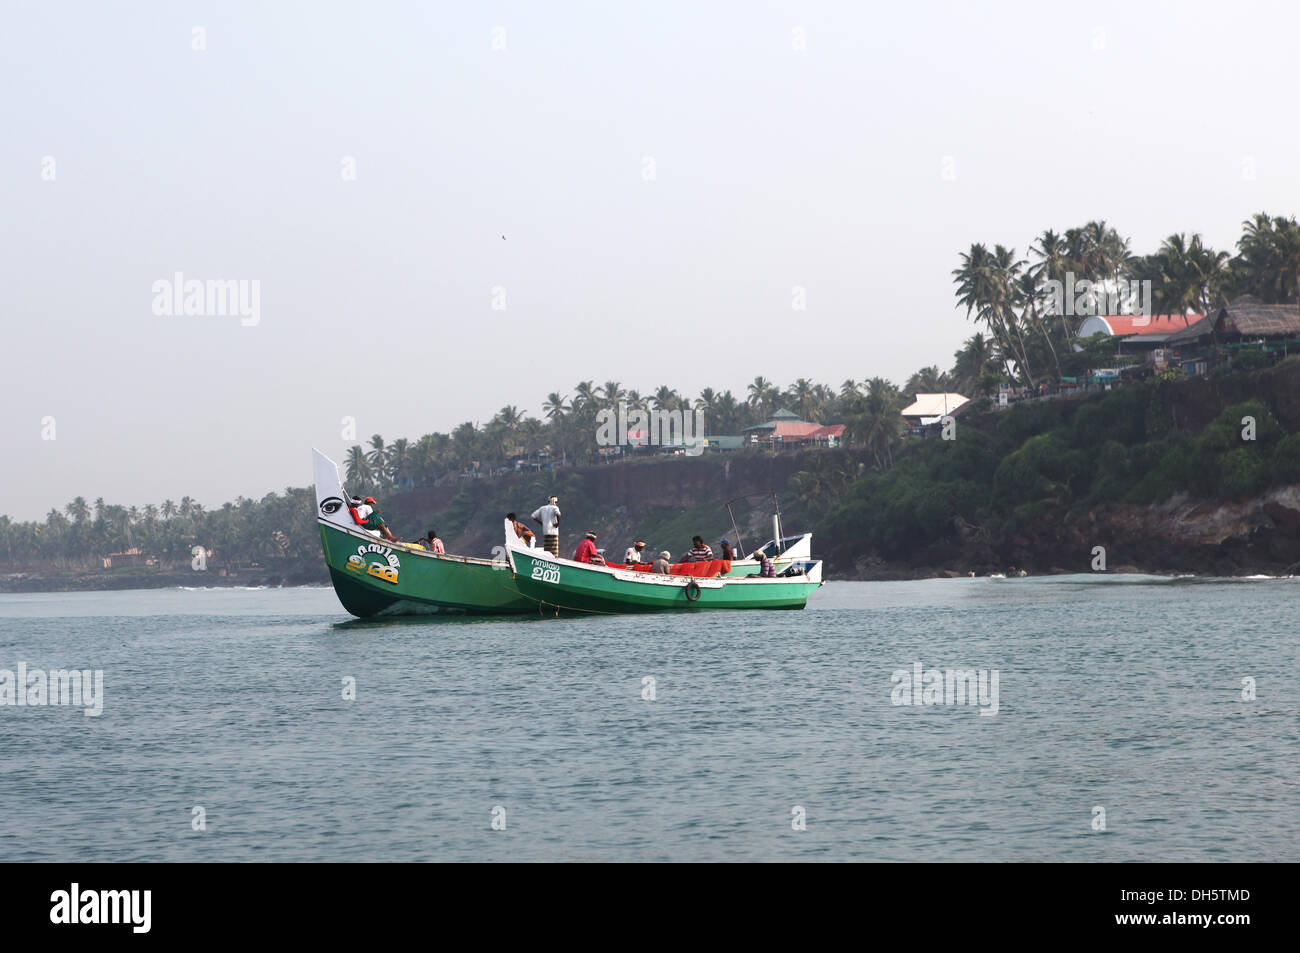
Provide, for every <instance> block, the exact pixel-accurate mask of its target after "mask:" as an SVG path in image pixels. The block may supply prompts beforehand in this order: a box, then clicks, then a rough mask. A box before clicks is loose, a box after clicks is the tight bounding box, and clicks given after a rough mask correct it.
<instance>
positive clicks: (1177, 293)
mask: <svg viewBox="0 0 1300 953" xmlns="http://www.w3.org/2000/svg"><path fill="white" fill-rule="evenodd" d="M1067 274H1072V275H1073V276H1074V278H1075V280H1076V281H1078V280H1082V279H1087V280H1088V281H1090V282H1093V283H1096V284H1098V285H1100V286H1105V285H1112V286H1113V285H1115V284H1117V283H1118V282H1120V281H1121V280H1124V281H1129V282H1132V281H1139V282H1140V281H1150V282H1151V289H1152V306H1153V311H1154V313H1157V314H1188V313H1193V312H1200V313H1207V312H1209V311H1210V310H1211V309H1213V308H1217V307H1219V306H1221V305H1222V304H1224V303H1226V302H1227V301H1228V300H1229V299H1231V298H1233V297H1235V296H1237V295H1239V294H1246V293H1249V294H1252V295H1254V296H1255V297H1257V298H1259V299H1260V300H1262V301H1266V302H1292V301H1296V300H1297V299H1298V297H1300V295H1298V292H1297V287H1298V282H1300V225H1298V224H1297V221H1296V219H1295V218H1294V217H1291V218H1286V217H1281V216H1270V215H1267V214H1264V213H1261V214H1258V215H1255V216H1254V217H1253V218H1251V219H1250V220H1248V221H1246V222H1245V223H1243V231H1242V235H1241V237H1240V239H1239V240H1238V242H1237V248H1236V254H1234V255H1230V254H1229V253H1228V252H1226V251H1222V250H1215V249H1213V248H1210V247H1209V246H1207V245H1205V243H1204V242H1203V241H1202V239H1201V237H1200V236H1199V235H1191V236H1190V237H1189V236H1187V235H1183V234H1174V235H1170V236H1169V237H1168V238H1166V239H1165V240H1164V241H1163V242H1162V243H1161V245H1160V247H1159V248H1157V249H1156V250H1155V251H1154V252H1153V253H1151V254H1147V255H1136V254H1133V253H1132V252H1131V250H1130V247H1129V241H1128V240H1127V239H1124V238H1121V237H1120V236H1119V234H1118V232H1117V231H1116V230H1115V229H1114V228H1113V227H1111V226H1109V225H1107V224H1106V223H1105V222H1104V221H1093V222H1089V223H1087V224H1086V225H1084V226H1082V227H1079V228H1071V229H1067V230H1065V231H1064V232H1061V233H1057V232H1055V231H1053V230H1050V229H1049V230H1047V231H1044V232H1043V233H1042V234H1040V235H1039V236H1038V237H1037V238H1036V239H1035V240H1034V241H1033V242H1031V243H1030V245H1029V250H1028V254H1027V256H1024V257H1022V256H1020V255H1018V254H1017V252H1016V250H1015V249H1014V248H1009V247H1006V246H1003V245H994V246H993V247H992V249H990V248H988V247H987V246H986V245H983V244H975V245H972V246H971V247H970V249H969V250H968V251H966V252H964V253H962V254H961V255H960V265H959V267H958V268H956V269H955V270H954V271H953V280H954V284H955V285H956V290H955V294H956V298H957V301H958V303H959V306H960V307H962V308H964V309H965V310H966V313H967V315H968V317H969V318H970V319H971V320H972V321H973V322H974V323H975V324H976V325H977V326H978V328H979V329H978V330H977V331H976V332H975V333H974V334H972V335H971V336H970V337H969V338H968V339H967V340H966V341H965V342H964V343H963V345H962V347H961V348H960V349H959V350H958V351H957V352H956V354H955V355H954V362H953V365H952V367H951V368H950V369H949V370H947V371H942V370H940V368H939V367H938V366H937V365H936V366H929V367H923V368H921V369H919V370H918V371H916V372H915V373H914V374H912V375H911V376H910V377H909V378H908V380H907V381H906V382H905V383H904V385H903V386H902V387H899V386H897V385H896V384H894V383H893V382H891V381H889V380H886V379H884V378H881V377H872V378H869V379H867V380H864V381H857V380H846V381H844V382H843V383H841V384H840V385H839V386H838V387H832V386H828V385H826V384H823V383H817V382H814V381H811V380H809V379H807V378H799V379H798V380H796V381H795V382H794V383H792V384H790V385H789V386H788V387H786V388H784V389H783V388H781V387H779V386H777V385H776V384H775V383H774V382H773V381H771V380H769V379H767V378H765V377H761V376H760V377H755V378H754V379H753V380H752V381H751V382H750V383H749V384H748V385H747V386H746V388H745V389H744V391H743V393H741V394H739V395H737V394H735V393H733V392H732V391H730V390H724V391H722V392H720V393H719V392H717V391H715V390H713V389H712V388H705V389H704V390H702V391H701V392H700V393H699V394H698V395H697V396H695V397H694V398H692V397H690V396H688V395H683V394H681V393H679V392H678V391H677V390H675V389H673V388H672V387H669V386H667V385H663V386H660V387H658V388H656V389H655V390H654V391H653V392H652V393H641V392H639V391H637V390H634V389H625V388H624V387H623V385H622V384H621V383H620V382H618V381H613V380H611V381H606V382H605V383H603V384H597V383H596V382H595V381H590V380H589V381H580V382H579V383H578V384H577V385H575V387H574V388H573V393H572V395H570V394H566V393H562V392H560V391H553V392H552V393H550V394H548V395H547V396H546V399H545V400H544V401H543V403H542V407H541V411H542V417H541V418H537V417H532V416H529V415H528V414H526V413H524V412H521V411H520V410H519V408H517V407H514V406H507V407H503V408H501V409H500V410H499V411H498V412H497V413H496V414H495V415H494V416H493V417H492V418H491V419H490V420H489V421H488V422H487V423H486V424H482V425H478V424H476V423H473V422H468V421H467V422H465V423H462V424H461V425H460V426H458V427H456V428H455V429H454V430H452V431H451V432H450V433H430V434H426V435H424V436H422V437H420V438H419V439H417V440H414V441H412V440H408V439H406V438H400V439H396V440H394V441H392V442H391V443H389V442H387V441H385V439H384V438H383V437H382V436H380V435H379V434H376V435H374V436H373V437H371V438H370V440H369V441H368V444H367V445H364V446H363V445H357V446H353V447H351V448H350V449H349V451H348V453H347V456H346V460H345V465H346V473H347V479H348V481H349V484H350V487H351V488H352V489H353V490H359V491H365V492H382V491H384V490H386V489H391V488H393V487H395V486H398V485H401V484H403V483H407V482H408V481H409V482H413V483H415V484H428V483H432V482H434V481H437V480H438V479H439V478H442V477H446V476H448V475H454V474H457V473H463V472H465V471H472V470H480V471H482V470H490V469H491V468H492V467H493V466H494V465H501V464H503V463H505V462H506V461H509V460H511V459H515V458H518V457H521V456H531V455H534V454H538V453H541V452H545V453H547V454H549V459H552V460H555V461H558V462H562V463H567V464H583V463H590V462H593V461H595V460H596V458H597V446H596V443H595V439H594V435H595V433H596V429H597V415H598V414H599V412H600V411H601V410H604V409H607V408H615V407H617V406H618V405H619V404H620V403H624V404H626V405H627V407H628V408H629V410H631V409H642V410H652V409H653V410H660V411H674V410H677V411H683V412H687V411H691V410H695V409H702V410H703V411H704V414H705V427H706V432H707V433H710V434H739V433H740V432H741V431H743V430H744V429H745V428H746V427H750V426H753V425H755V424H758V423H761V422H763V421H764V420H766V419H767V417H768V416H769V415H770V414H771V413H772V412H773V411H775V410H777V409H779V408H783V407H784V408H787V409H789V410H791V411H792V412H794V413H796V414H798V415H799V417H801V418H802V419H804V420H812V421H820V422H823V423H843V424H844V425H845V438H846V442H847V444H848V445H849V446H850V447H855V448H857V449H859V450H860V451H863V452H864V453H865V454H866V458H867V460H868V461H869V462H870V467H871V469H872V470H874V471H875V472H877V473H880V474H883V473H885V472H886V471H888V470H889V469H890V468H891V467H892V466H893V463H894V457H895V453H896V451H897V449H898V448H899V445H900V443H901V442H902V439H903V438H902V430H903V427H902V419H901V418H900V416H899V411H900V410H901V408H902V407H903V406H905V404H906V403H907V402H909V401H910V400H911V399H912V397H913V396H914V395H915V394H917V393H935V392H945V391H958V392H960V393H963V394H965V395H966V396H968V397H986V396H988V395H990V394H992V393H993V392H995V391H996V390H997V389H998V387H999V386H1000V385H1001V384H1002V383H1003V382H1009V383H1013V384H1016V385H1021V386H1026V387H1030V388H1033V387H1036V386H1037V385H1038V384H1040V383H1044V382H1049V383H1050V382H1054V381H1056V380H1058V379H1059V378H1060V377H1061V376H1062V375H1068V374H1071V373H1078V372H1080V371H1081V370H1082V368H1084V367H1086V366H1087V363H1088V362H1089V361H1092V360H1093V359H1095V357H1096V356H1097V351H1096V347H1097V345H1096V344H1095V343H1094V345H1093V346H1092V347H1088V348H1085V349H1083V350H1082V351H1080V350H1076V346H1077V342H1075V341H1074V340H1073V334H1072V331H1073V328H1072V326H1071V323H1070V319H1068V318H1066V317H1065V316H1064V315H1059V314H1053V313H1052V309H1051V308H1050V307H1049V306H1048V305H1049V300H1050V296H1049V294H1048V287H1049V286H1048V284H1047V283H1048V282H1049V281H1062V282H1063V281H1064V280H1065V277H1066V275H1067ZM810 468H811V469H810V471H809V472H808V473H807V474H804V475H803V479H802V480H801V481H800V484H801V485H802V486H805V487H807V488H809V491H810V494H811V495H813V496H816V497H817V498H818V499H819V501H820V502H821V503H823V504H829V503H830V502H831V501H832V500H833V499H834V497H835V496H836V495H838V494H839V493H842V492H844V491H845V490H846V489H847V487H848V486H849V484H850V483H851V482H852V481H853V480H854V479H855V478H856V476H857V473H856V470H854V471H853V472H852V473H850V471H849V470H843V469H841V468H839V467H835V466H833V465H831V464H829V463H826V462H822V463H814V464H810ZM813 471H816V472H813ZM814 487H815V488H816V489H815V490H813V489H812V488H814ZM313 513H314V509H313V507H312V494H311V492H310V490H309V489H295V488H289V489H286V490H285V492H284V493H283V494H277V493H270V494H267V495H266V496H265V497H263V498H262V499H261V500H258V501H254V500H251V499H247V498H244V497H240V498H239V499H238V500H236V501H235V502H234V503H226V504H224V505H223V506H221V507H220V508H218V509H215V510H211V511H209V510H206V509H204V508H203V506H201V505H200V504H198V503H196V502H194V501H192V500H190V499H189V498H188V497H186V498H184V499H183V500H182V501H181V503H180V504H174V503H172V502H171V501H167V502H164V503H163V504H161V505H160V506H155V505H148V506H144V507H140V508H137V507H123V506H117V505H112V504H107V503H105V502H104V501H103V500H97V501H95V503H94V505H93V507H92V506H91V505H89V504H87V503H86V501H85V500H84V499H83V498H81V497H78V498H77V499H76V500H74V501H72V502H71V503H69V504H67V505H66V506H65V507H63V508H62V509H57V508H55V509H51V510H50V512H49V513H48V514H47V516H46V518H45V520H44V521H32V522H14V521H11V520H10V519H9V518H8V517H5V516H0V556H2V557H3V559H4V561H5V562H6V563H7V564H8V565H10V566H14V565H31V564H37V563H38V564H45V565H54V566H58V567H64V568H85V567H91V566H95V565H98V564H99V560H100V558H101V557H102V555H104V554H108V553H113V552H122V551H125V550H129V549H132V548H139V549H140V550H142V551H144V552H147V553H150V554H153V555H156V556H158V557H159V558H160V561H161V563H162V564H163V565H166V566H179V565H182V564H184V563H186V562H187V561H188V560H189V558H190V556H189V554H190V551H191V548H192V547H193V546H194V545H203V546H205V547H208V548H211V549H213V550H214V552H216V553H218V554H220V556H221V557H222V558H223V559H224V560H225V561H227V562H229V563H230V564H233V565H238V564H241V563H245V564H246V563H249V562H254V561H259V560H261V561H266V560H272V559H275V558H302V559H305V558H311V557H313V556H314V553H315V548H316V546H317V545H318V544H317V541H316V534H315V528H314V519H313ZM270 528H276V529H274V530H273V529H270Z"/></svg>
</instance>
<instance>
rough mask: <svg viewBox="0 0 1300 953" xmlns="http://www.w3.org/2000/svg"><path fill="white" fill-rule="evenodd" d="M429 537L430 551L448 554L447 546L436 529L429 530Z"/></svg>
mask: <svg viewBox="0 0 1300 953" xmlns="http://www.w3.org/2000/svg"><path fill="white" fill-rule="evenodd" d="M428 539H429V544H428V545H429V551H430V552H433V553H442V554H443V555H444V556H445V555H446V554H447V547H446V546H444V545H442V540H440V539H439V538H438V531H437V530H436V529H431V530H429V536H428Z"/></svg>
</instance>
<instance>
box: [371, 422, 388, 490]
mask: <svg viewBox="0 0 1300 953" xmlns="http://www.w3.org/2000/svg"><path fill="white" fill-rule="evenodd" d="M366 459H367V460H369V461H370V472H371V473H372V474H374V476H373V479H374V481H375V484H376V485H377V486H378V485H381V484H382V483H383V482H384V479H385V477H387V476H388V451H387V450H386V449H385V447H384V438H383V437H381V436H380V435H379V434H374V435H373V436H371V438H370V450H369V451H368V452H367V453H366Z"/></svg>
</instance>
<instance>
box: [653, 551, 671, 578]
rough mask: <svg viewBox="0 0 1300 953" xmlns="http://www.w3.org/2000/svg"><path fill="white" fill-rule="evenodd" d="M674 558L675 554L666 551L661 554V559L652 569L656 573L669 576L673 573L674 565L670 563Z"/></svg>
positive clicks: (657, 560)
mask: <svg viewBox="0 0 1300 953" xmlns="http://www.w3.org/2000/svg"><path fill="white" fill-rule="evenodd" d="M672 558H673V554H672V553H670V552H668V550H666V549H665V550H664V551H663V552H662V553H660V554H659V558H658V559H656V560H655V564H654V565H653V566H651V567H650V568H651V569H652V570H653V571H654V572H657V573H662V574H663V575H665V576H667V575H669V574H670V573H671V572H672V571H673V567H672V563H670V562H669V561H668V560H670V559H672Z"/></svg>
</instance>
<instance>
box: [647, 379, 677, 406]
mask: <svg viewBox="0 0 1300 953" xmlns="http://www.w3.org/2000/svg"><path fill="white" fill-rule="evenodd" d="M653 400H654V402H655V410H675V409H677V408H678V407H679V406H680V403H681V398H680V397H679V396H678V394H677V391H676V390H674V389H673V388H671V387H669V386H668V385H667V384H661V385H660V386H659V387H658V388H656V389H655V395H654V398H653Z"/></svg>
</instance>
